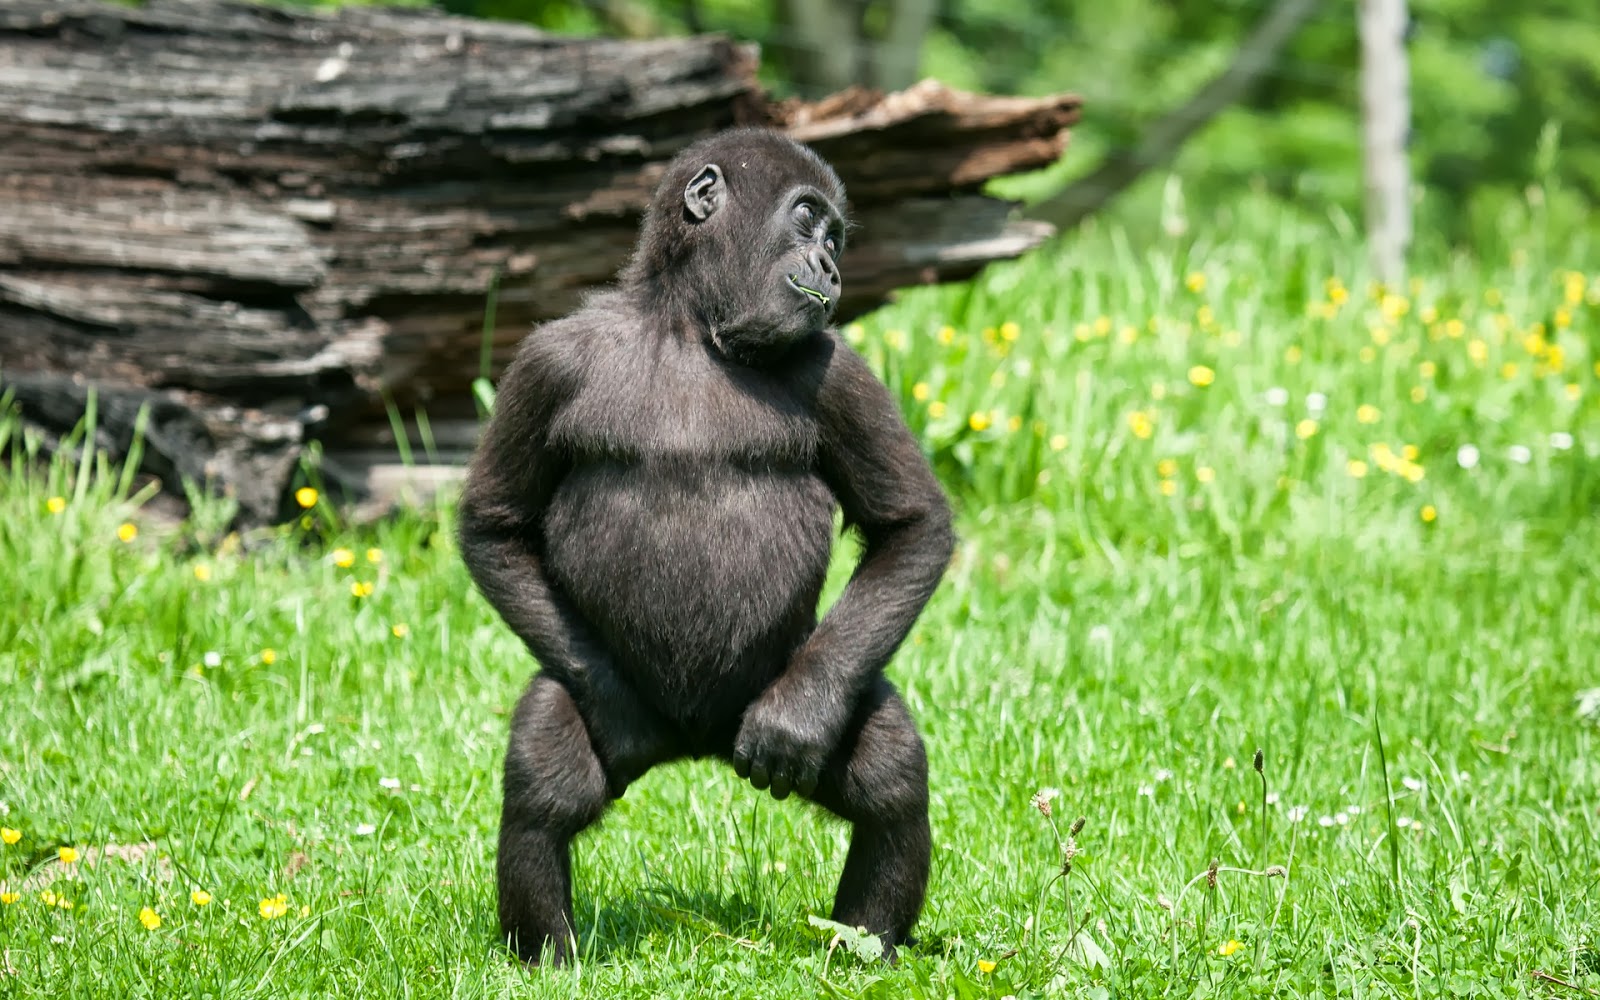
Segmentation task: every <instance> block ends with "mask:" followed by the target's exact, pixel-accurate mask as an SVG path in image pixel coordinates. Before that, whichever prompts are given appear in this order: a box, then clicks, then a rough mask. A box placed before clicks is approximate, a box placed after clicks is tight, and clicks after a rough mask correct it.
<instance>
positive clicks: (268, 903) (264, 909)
mask: <svg viewBox="0 0 1600 1000" xmlns="http://www.w3.org/2000/svg"><path fill="white" fill-rule="evenodd" d="M256 909H257V911H258V912H260V914H261V919H262V920H276V919H278V918H279V917H281V916H283V915H284V914H285V913H288V912H289V897H288V896H285V895H284V894H283V893H281V892H280V893H278V894H277V895H276V896H271V897H268V898H267V899H263V900H262V901H261V903H260V905H258V906H257V907H256Z"/></svg>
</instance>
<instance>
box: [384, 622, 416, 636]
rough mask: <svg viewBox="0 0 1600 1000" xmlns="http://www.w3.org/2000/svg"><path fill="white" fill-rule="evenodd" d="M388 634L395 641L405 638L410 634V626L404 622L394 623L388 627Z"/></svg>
mask: <svg viewBox="0 0 1600 1000" xmlns="http://www.w3.org/2000/svg"><path fill="white" fill-rule="evenodd" d="M389 633H390V634H391V635H393V636H394V637H395V638H396V639H404V638H405V637H406V636H408V635H410V634H411V626H410V625H407V624H406V623H405V622H396V623H394V624H393V625H391V626H389Z"/></svg>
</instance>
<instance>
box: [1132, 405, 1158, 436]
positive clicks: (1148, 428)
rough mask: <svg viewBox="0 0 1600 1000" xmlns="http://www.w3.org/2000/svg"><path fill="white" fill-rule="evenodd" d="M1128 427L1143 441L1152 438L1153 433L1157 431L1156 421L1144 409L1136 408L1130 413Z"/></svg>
mask: <svg viewBox="0 0 1600 1000" xmlns="http://www.w3.org/2000/svg"><path fill="white" fill-rule="evenodd" d="M1128 429H1129V430H1131V431H1132V432H1133V436H1134V437H1136V438H1138V439H1139V440H1141V441H1148V440H1150V437H1151V435H1153V434H1155V432H1156V426H1155V421H1154V420H1152V419H1150V414H1148V413H1146V412H1144V411H1143V410H1134V411H1133V412H1132V413H1130V414H1128Z"/></svg>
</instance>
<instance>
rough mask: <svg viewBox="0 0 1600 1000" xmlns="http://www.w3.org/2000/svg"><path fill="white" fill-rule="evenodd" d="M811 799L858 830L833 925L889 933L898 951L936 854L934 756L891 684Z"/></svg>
mask: <svg viewBox="0 0 1600 1000" xmlns="http://www.w3.org/2000/svg"><path fill="white" fill-rule="evenodd" d="M812 799H813V800H815V801H816V802H817V803H818V804H820V805H822V806H825V807H826V808H828V809H829V810H831V811H833V812H835V813H837V814H838V815H839V816H842V817H843V818H845V819H847V820H849V821H850V822H851V824H852V825H853V826H854V829H853V830H852V832H851V835H850V852H849V854H848V855H847V856H846V858H845V863H844V874H843V876H842V877H841V878H840V879H839V890H838V893H837V894H836V895H835V896H834V901H833V919H834V920H837V921H838V922H839V923H842V924H848V925H850V926H852V927H865V928H866V929H867V930H868V931H870V932H872V933H874V934H879V935H882V937H883V939H884V942H885V944H887V945H889V946H890V948H891V949H892V948H893V946H895V945H899V944H903V943H905V942H906V941H907V940H908V939H909V938H910V934H911V927H912V925H913V924H915V923H916V921H917V916H918V914H920V913H921V912H922V901H923V897H924V894H925V893H926V891H927V886H928V866H929V859H930V856H931V854H932V850H933V844H932V835H931V833H930V832H929V828H928V757H927V753H926V751H925V750H924V749H923V745H922V737H921V736H919V735H918V734H917V729H916V725H915V723H913V722H912V719H911V713H910V712H909V711H907V710H906V706H905V702H903V701H901V700H900V695H899V694H898V693H896V692H895V689H894V686H893V685H891V684H890V683H889V682H888V681H887V680H883V679H882V678H880V679H879V680H878V682H877V683H876V684H875V685H874V686H873V687H872V688H871V689H870V690H869V691H868V692H867V695H866V696H865V698H864V699H863V700H862V704H861V707H860V709H859V710H858V711H857V714H856V717H855V719H854V720H853V721H852V723H851V726H850V729H849V730H848V731H847V732H846V734H845V737H844V740H843V741H842V743H841V744H840V747H839V751H838V753H836V754H835V755H834V759H833V760H832V761H830V762H829V765H828V768H827V770H826V771H824V772H823V775H822V779H821V781H820V782H819V783H818V785H817V790H816V792H815V794H814V795H812ZM890 954H891V956H892V954H893V952H892V950H891V952H890Z"/></svg>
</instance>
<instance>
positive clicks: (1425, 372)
mask: <svg viewBox="0 0 1600 1000" xmlns="http://www.w3.org/2000/svg"><path fill="white" fill-rule="evenodd" d="M1417 371H1418V372H1419V373H1421V375H1422V377H1423V378H1433V377H1434V376H1435V375H1437V374H1438V373H1439V366H1438V365H1436V364H1434V363H1433V362H1432V361H1424V362H1423V363H1422V364H1420V365H1418V366H1417Z"/></svg>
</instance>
